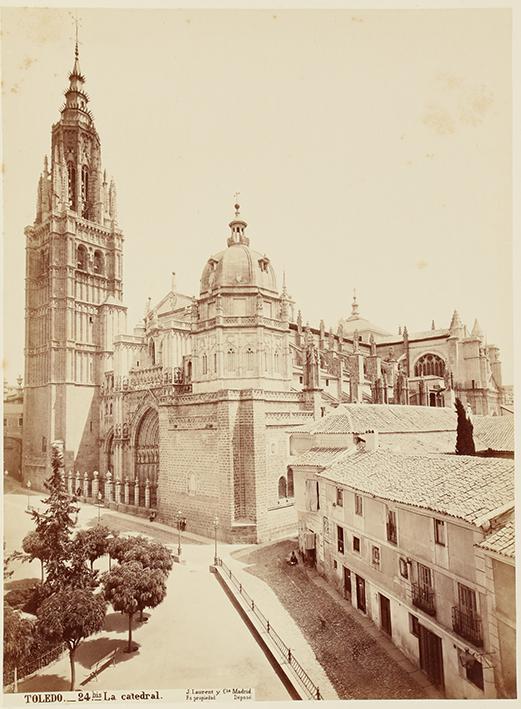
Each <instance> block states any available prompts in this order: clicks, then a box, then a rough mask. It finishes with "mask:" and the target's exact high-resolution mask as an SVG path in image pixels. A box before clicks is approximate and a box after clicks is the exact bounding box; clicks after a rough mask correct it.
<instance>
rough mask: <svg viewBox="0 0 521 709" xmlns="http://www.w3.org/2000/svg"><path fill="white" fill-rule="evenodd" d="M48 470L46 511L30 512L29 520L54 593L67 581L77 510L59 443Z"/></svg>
mask: <svg viewBox="0 0 521 709" xmlns="http://www.w3.org/2000/svg"><path fill="white" fill-rule="evenodd" d="M51 466H52V473H51V476H50V477H49V478H48V480H47V481H46V482H45V487H46V488H47V490H48V491H49V497H48V498H46V499H45V500H44V501H43V502H44V504H45V505H47V509H46V510H45V512H37V511H36V510H33V512H32V516H33V519H34V521H35V523H36V530H35V532H36V534H37V535H38V539H39V543H40V544H41V545H43V546H44V547H45V549H46V550H47V551H46V558H45V559H44V566H45V570H46V576H47V578H46V584H47V585H48V586H49V587H50V588H51V589H52V590H53V591H56V590H58V589H59V588H61V587H62V586H63V585H64V584H65V585H67V584H68V583H69V581H70V563H69V561H70V558H71V552H72V550H71V534H72V529H73V527H74V518H75V517H76V515H77V514H78V512H79V507H78V506H77V505H75V504H74V499H73V498H71V496H70V495H69V494H68V492H67V490H66V487H65V480H64V470H63V452H62V447H61V445H60V444H59V443H53V444H52V456H51Z"/></svg>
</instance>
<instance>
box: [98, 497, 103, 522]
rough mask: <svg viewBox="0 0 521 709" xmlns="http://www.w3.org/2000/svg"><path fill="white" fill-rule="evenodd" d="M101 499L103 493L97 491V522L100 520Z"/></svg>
mask: <svg viewBox="0 0 521 709" xmlns="http://www.w3.org/2000/svg"><path fill="white" fill-rule="evenodd" d="M102 500H103V495H102V494H101V492H98V524H99V523H100V521H101V501H102Z"/></svg>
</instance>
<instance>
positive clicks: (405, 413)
mask: <svg viewBox="0 0 521 709" xmlns="http://www.w3.org/2000/svg"><path fill="white" fill-rule="evenodd" d="M456 420H457V419H456V412H455V411H453V410H452V409H450V408H444V407H440V408H435V407H430V406H401V405H398V404H392V405H391V404H342V405H341V406H338V407H337V408H336V409H335V410H334V411H333V412H332V413H330V414H329V415H328V416H324V418H321V419H319V420H318V421H316V422H314V423H313V424H310V425H308V426H305V427H302V428H300V429H299V431H303V432H308V433H361V432H365V431H368V430H371V431H378V432H379V433H407V432H412V431H455V430H456Z"/></svg>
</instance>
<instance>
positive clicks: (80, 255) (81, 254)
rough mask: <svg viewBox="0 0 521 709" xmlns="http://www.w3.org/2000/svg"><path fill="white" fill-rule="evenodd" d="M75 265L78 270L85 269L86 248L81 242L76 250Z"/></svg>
mask: <svg viewBox="0 0 521 709" xmlns="http://www.w3.org/2000/svg"><path fill="white" fill-rule="evenodd" d="M76 267H77V268H78V269H79V270H80V271H86V270H87V249H86V248H85V247H84V246H83V244H80V245H79V246H78V249H77V251H76Z"/></svg>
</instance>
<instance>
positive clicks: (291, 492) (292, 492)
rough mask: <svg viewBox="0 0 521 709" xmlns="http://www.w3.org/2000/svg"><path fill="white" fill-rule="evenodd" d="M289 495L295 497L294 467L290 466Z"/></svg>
mask: <svg viewBox="0 0 521 709" xmlns="http://www.w3.org/2000/svg"><path fill="white" fill-rule="evenodd" d="M288 497H295V483H294V481H293V470H292V468H288Z"/></svg>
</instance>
